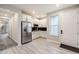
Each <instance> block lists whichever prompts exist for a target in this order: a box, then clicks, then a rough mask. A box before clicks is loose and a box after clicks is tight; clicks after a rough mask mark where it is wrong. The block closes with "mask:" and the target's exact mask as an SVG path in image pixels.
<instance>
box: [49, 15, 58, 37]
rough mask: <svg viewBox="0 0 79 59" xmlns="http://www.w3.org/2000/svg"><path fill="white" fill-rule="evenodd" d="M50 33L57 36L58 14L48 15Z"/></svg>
mask: <svg viewBox="0 0 79 59" xmlns="http://www.w3.org/2000/svg"><path fill="white" fill-rule="evenodd" d="M50 35H54V36H58V16H51V17H50Z"/></svg>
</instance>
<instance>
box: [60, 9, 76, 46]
mask: <svg viewBox="0 0 79 59" xmlns="http://www.w3.org/2000/svg"><path fill="white" fill-rule="evenodd" d="M60 17H61V30H62V31H63V34H61V42H62V43H63V44H66V45H69V46H73V47H77V13H76V11H74V10H70V11H67V12H63V13H61V15H60Z"/></svg>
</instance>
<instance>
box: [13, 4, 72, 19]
mask: <svg viewBox="0 0 79 59" xmlns="http://www.w3.org/2000/svg"><path fill="white" fill-rule="evenodd" d="M13 6H16V7H17V8H20V9H21V10H23V11H24V12H26V13H27V12H28V13H30V14H32V15H33V16H35V17H37V18H42V17H45V16H46V14H47V13H49V12H54V11H57V10H59V9H63V8H67V7H70V6H73V4H60V5H59V6H56V4H14V5H13Z"/></svg>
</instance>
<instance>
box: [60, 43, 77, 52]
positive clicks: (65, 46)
mask: <svg viewBox="0 0 79 59" xmlns="http://www.w3.org/2000/svg"><path fill="white" fill-rule="evenodd" d="M60 47H62V48H65V49H68V50H71V51H74V52H77V53H79V49H78V48H76V47H72V46H69V45H65V44H61V45H60Z"/></svg>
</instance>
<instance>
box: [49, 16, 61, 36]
mask: <svg viewBox="0 0 79 59" xmlns="http://www.w3.org/2000/svg"><path fill="white" fill-rule="evenodd" d="M53 16H57V17H58V35H51V34H50V31H51V26H53V25H51V17H53ZM49 35H50V36H54V37H59V16H58V15H51V16H50V17H49Z"/></svg>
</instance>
